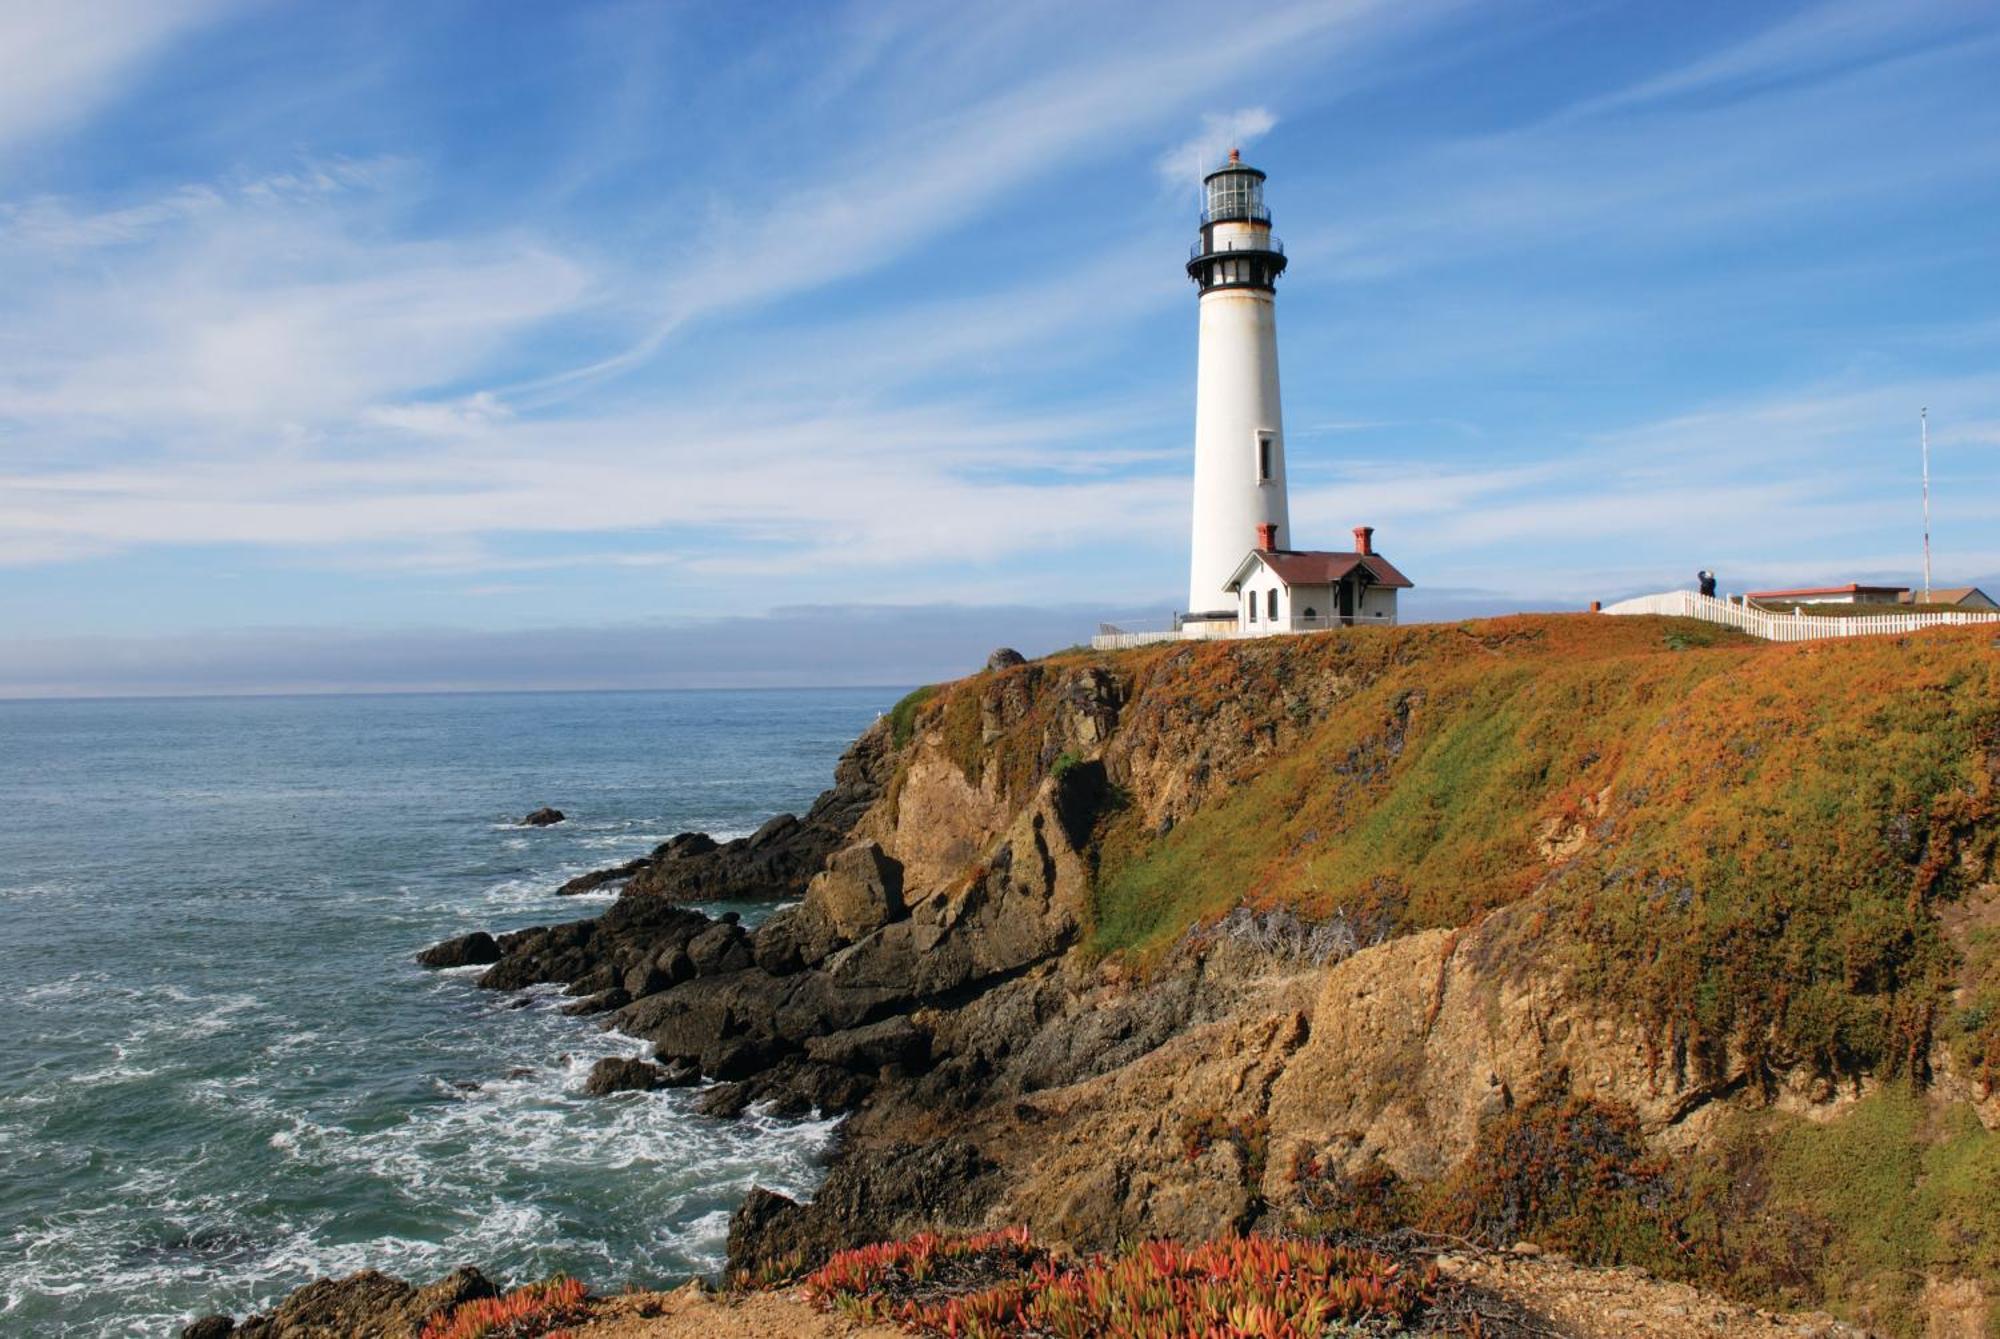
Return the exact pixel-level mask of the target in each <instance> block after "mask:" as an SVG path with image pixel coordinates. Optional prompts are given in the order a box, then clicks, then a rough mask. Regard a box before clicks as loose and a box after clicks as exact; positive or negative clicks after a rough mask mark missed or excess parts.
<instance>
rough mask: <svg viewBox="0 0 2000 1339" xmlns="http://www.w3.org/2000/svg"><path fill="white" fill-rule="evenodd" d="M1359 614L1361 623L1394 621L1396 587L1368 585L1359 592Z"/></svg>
mask: <svg viewBox="0 0 2000 1339" xmlns="http://www.w3.org/2000/svg"><path fill="white" fill-rule="evenodd" d="M1359 613H1360V615H1361V618H1360V621H1361V622H1363V623H1394V622H1395V621H1396V588H1395V587H1393V586H1370V587H1368V589H1366V590H1364V591H1363V592H1361V608H1360V610H1359Z"/></svg>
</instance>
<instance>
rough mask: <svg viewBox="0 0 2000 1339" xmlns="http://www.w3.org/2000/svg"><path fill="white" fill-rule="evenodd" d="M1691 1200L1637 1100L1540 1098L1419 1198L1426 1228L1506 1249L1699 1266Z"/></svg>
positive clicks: (1484, 1137)
mask: <svg viewBox="0 0 2000 1339" xmlns="http://www.w3.org/2000/svg"><path fill="white" fill-rule="evenodd" d="M1687 1209H1688V1204H1687V1196H1686V1193H1685V1191H1684V1190H1683V1189H1682V1187H1681V1186H1680V1184H1679V1182H1678V1180H1677V1179H1676V1177H1675V1175H1674V1172H1673V1170H1672V1167H1671V1164H1670V1163H1669V1162H1668V1161H1667V1159H1666V1158H1665V1157H1663V1156H1661V1155H1658V1154H1655V1153H1653V1152H1651V1151H1650V1150H1649V1149H1648V1148H1647V1146H1646V1140H1645V1136H1644V1135H1643V1134H1642V1133H1641V1131H1640V1128H1639V1119H1638V1117H1637V1116H1636V1115H1634V1114H1633V1112H1632V1111H1631V1109H1630V1108H1628V1107H1623V1106H1619V1105H1617V1104H1615V1103H1610V1102H1601V1101H1598V1100H1596V1099H1594V1098H1588V1097H1574V1096H1552V1097H1541V1098H1537V1099H1535V1100H1533V1101H1530V1102H1526V1103H1523V1104H1522V1105H1520V1106H1518V1107H1516V1108H1515V1109H1514V1110H1512V1111H1509V1112H1507V1113H1506V1114H1505V1115H1503V1116H1501V1117H1499V1118H1498V1119H1497V1120H1494V1121H1492V1122H1490V1123H1489V1124H1488V1125H1487V1126H1486V1128H1485V1129H1483V1130H1482V1131H1480V1135H1479V1139H1478V1141H1477V1142H1476V1143H1475V1144H1474V1146H1473V1148H1472V1151H1471V1153H1470V1154H1468V1155H1467V1157H1466V1159H1465V1161H1463V1162H1462V1163H1460V1164H1459V1165H1458V1167H1457V1168H1456V1169H1455V1170H1454V1171H1453V1172H1452V1173H1451V1175H1449V1176H1447V1177H1445V1178H1444V1179H1443V1180H1442V1181H1440V1182H1438V1183H1436V1184H1435V1185H1433V1186H1431V1187H1429V1188H1428V1189H1427V1191H1426V1193H1425V1194H1424V1195H1423V1196H1422V1197H1421V1208H1420V1209H1419V1211H1418V1212H1419V1217H1420V1220H1421V1222H1422V1224H1423V1226H1425V1227H1427V1228H1429V1229H1431V1230H1433V1231H1438V1232H1447V1233H1451V1234H1453V1235H1456V1236H1464V1237H1470V1238H1473V1239H1475V1240H1479V1241H1482V1242H1484V1243H1485V1244H1487V1245H1491V1246H1497V1247H1502V1248H1504V1247H1507V1246H1509V1245H1511V1244H1512V1243H1514V1242H1515V1241H1519V1240H1533V1241H1535V1242H1536V1243H1537V1244H1539V1245H1542V1246H1546V1247H1551V1248H1554V1249H1556V1250H1561V1251H1566V1252H1568V1253H1570V1254H1571V1255H1574V1256H1576V1257H1577V1258H1579V1259H1581V1260H1584V1261H1587V1262H1589V1263H1592V1264H1620V1263H1628V1262H1639V1263H1644V1264H1646V1265H1649V1266H1652V1267H1654V1268H1666V1269H1667V1270H1668V1271H1669V1272H1674V1273H1681V1274H1688V1273H1691V1272H1693V1266H1692V1261H1691V1259H1689V1248H1688V1246H1687V1243H1686V1241H1685V1229H1684V1226H1683V1221H1684V1219H1685V1216H1686V1214H1687Z"/></svg>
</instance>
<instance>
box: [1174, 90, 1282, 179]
mask: <svg viewBox="0 0 2000 1339" xmlns="http://www.w3.org/2000/svg"><path fill="white" fill-rule="evenodd" d="M1277 124H1278V118H1277V117H1275V116H1273V115H1272V114H1271V113H1270V112H1269V111H1267V110H1266V109H1264V108H1262V107H1243V108H1240V109H1238V110H1236V111H1233V112H1210V113H1208V114H1207V115H1205V116H1203V117H1202V118H1201V131H1200V133H1198V134H1196V135H1194V136H1193V137H1191V138H1189V139H1186V140H1183V141H1181V142H1180V143H1179V144H1176V145H1175V146H1174V147H1173V148H1171V149H1168V150H1167V151H1166V152H1165V153H1163V154H1161V155H1160V160H1159V162H1158V163H1157V164H1156V166H1157V167H1158V168H1159V172H1160V175H1161V176H1162V177H1164V178H1166V180H1167V181H1168V183H1169V184H1171V185H1174V186H1199V185H1200V184H1201V179H1202V178H1203V177H1205V176H1207V175H1208V174H1209V173H1210V172H1213V171H1214V170H1215V169H1216V168H1218V167H1220V166H1221V165H1222V160H1223V159H1224V158H1226V157H1228V156H1229V151H1230V150H1231V149H1243V148H1248V147H1249V146H1250V145H1251V144H1254V143H1255V142H1256V141H1257V140H1259V139H1261V138H1262V137H1263V136H1264V135H1266V134H1268V133H1269V132H1270V130H1271V128H1272V127H1273V126H1275V125H1277Z"/></svg>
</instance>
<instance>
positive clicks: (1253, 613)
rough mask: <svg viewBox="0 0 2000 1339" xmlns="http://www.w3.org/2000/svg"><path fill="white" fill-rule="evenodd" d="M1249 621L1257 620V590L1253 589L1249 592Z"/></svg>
mask: <svg viewBox="0 0 2000 1339" xmlns="http://www.w3.org/2000/svg"><path fill="white" fill-rule="evenodd" d="M1250 621H1251V622H1252V623H1255V622H1256V621H1257V592H1256V591H1254V590H1253V591H1251V592H1250Z"/></svg>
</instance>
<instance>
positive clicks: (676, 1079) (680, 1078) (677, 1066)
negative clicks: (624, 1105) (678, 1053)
mask: <svg viewBox="0 0 2000 1339" xmlns="http://www.w3.org/2000/svg"><path fill="white" fill-rule="evenodd" d="M700 1078H701V1071H700V1070H698V1069H697V1068H695V1066H693V1065H691V1064H688V1063H687V1062H686V1061H677V1062H676V1063H674V1064H672V1065H656V1064H653V1063H652V1062H651V1061H649V1060H628V1059H624V1058H621V1057H618V1056H610V1057H607V1058H605V1059H603V1060H600V1061H598V1062H597V1063H596V1064H594V1065H592V1066H591V1067H590V1077H588V1078H587V1079H585V1080H584V1081H583V1092H584V1095H585V1096H586V1097H606V1096H609V1095H610V1094H612V1093H650V1092H653V1091H654V1090H656V1089H659V1088H684V1087H686V1086H687V1085H688V1084H691V1083H695V1082H698V1081H699V1080H700Z"/></svg>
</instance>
